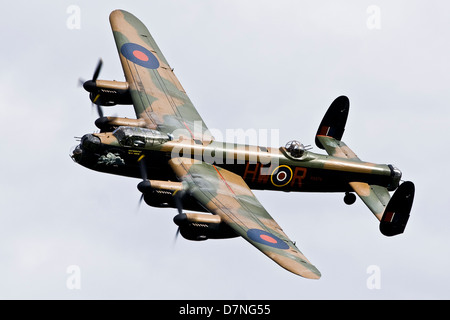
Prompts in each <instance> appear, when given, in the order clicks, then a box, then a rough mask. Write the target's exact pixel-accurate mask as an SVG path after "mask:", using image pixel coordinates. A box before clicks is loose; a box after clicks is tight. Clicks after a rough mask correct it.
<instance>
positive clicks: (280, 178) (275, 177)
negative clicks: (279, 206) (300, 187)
mask: <svg viewBox="0 0 450 320" xmlns="http://www.w3.org/2000/svg"><path fill="white" fill-rule="evenodd" d="M270 180H271V182H272V184H273V185H274V186H276V187H284V186H285V185H287V184H288V183H289V182H291V180H292V169H291V168H290V167H288V166H286V165H282V166H279V167H277V168H276V169H275V170H273V171H272V175H271V176H270Z"/></svg>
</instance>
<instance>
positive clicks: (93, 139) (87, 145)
mask: <svg viewBox="0 0 450 320" xmlns="http://www.w3.org/2000/svg"><path fill="white" fill-rule="evenodd" d="M100 144H101V141H100V138H99V137H97V136H95V135H93V134H85V135H84V136H83V137H82V138H81V143H80V146H81V148H82V149H84V150H89V151H97V150H98V148H99V147H100Z"/></svg>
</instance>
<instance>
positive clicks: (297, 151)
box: [284, 140, 306, 158]
mask: <svg viewBox="0 0 450 320" xmlns="http://www.w3.org/2000/svg"><path fill="white" fill-rule="evenodd" d="M284 148H285V149H286V151H287V152H288V153H289V154H290V155H291V157H293V158H300V157H301V156H303V154H304V153H305V150H306V148H305V146H304V145H303V144H302V143H300V142H298V141H297V140H291V141H289V142H288V143H286V146H285V147H284Z"/></svg>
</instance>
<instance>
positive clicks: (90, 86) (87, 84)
mask: <svg viewBox="0 0 450 320" xmlns="http://www.w3.org/2000/svg"><path fill="white" fill-rule="evenodd" d="M102 66H103V60H102V59H101V58H100V59H99V60H98V63H97V66H96V67H95V70H94V74H93V75H92V79H91V80H88V81H84V80H83V79H81V78H80V79H79V80H78V82H79V85H82V86H83V88H84V89H85V90H86V91H88V92H90V98H91V101H92V105H94V104H95V105H96V106H97V113H98V115H99V117H100V118H102V117H103V109H102V107H101V105H100V103H97V101H98V99H99V98H100V94H98V93H97V92H95V91H96V85H95V81H97V79H98V76H99V74H100V71H101V70H102Z"/></svg>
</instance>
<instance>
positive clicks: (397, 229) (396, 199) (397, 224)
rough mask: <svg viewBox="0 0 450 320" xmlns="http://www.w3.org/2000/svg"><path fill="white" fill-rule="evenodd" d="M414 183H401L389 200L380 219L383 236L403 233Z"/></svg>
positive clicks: (412, 198)
mask: <svg viewBox="0 0 450 320" xmlns="http://www.w3.org/2000/svg"><path fill="white" fill-rule="evenodd" d="M414 192H415V188H414V183H412V182H410V181H407V182H404V183H402V184H401V185H400V186H399V187H398V189H397V191H395V193H394V195H393V196H392V198H391V200H390V201H389V203H388V205H387V207H386V210H385V211H384V214H383V217H382V218H381V221H380V231H381V233H382V234H384V235H385V236H388V237H390V236H395V235H397V234H400V233H403V231H404V230H405V227H406V223H407V222H408V219H409V213H410V212H411V208H412V204H413V201H414Z"/></svg>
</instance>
